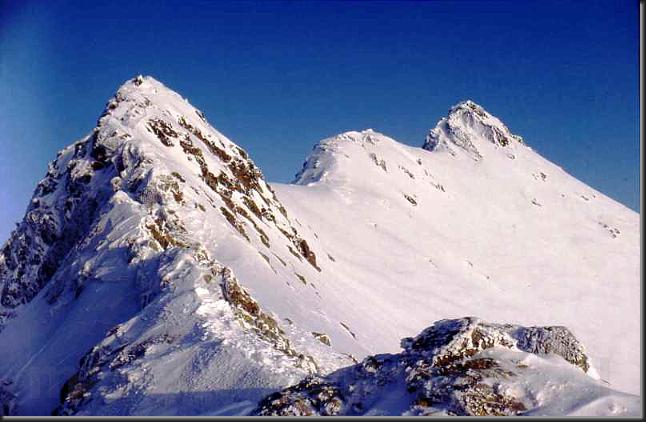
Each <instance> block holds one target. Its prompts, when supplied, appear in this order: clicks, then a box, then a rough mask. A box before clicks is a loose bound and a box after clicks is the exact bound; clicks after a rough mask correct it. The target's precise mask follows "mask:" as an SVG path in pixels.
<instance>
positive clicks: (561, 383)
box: [255, 317, 639, 416]
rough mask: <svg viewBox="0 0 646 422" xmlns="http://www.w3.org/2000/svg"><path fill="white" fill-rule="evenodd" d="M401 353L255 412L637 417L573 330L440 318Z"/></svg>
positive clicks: (285, 394)
mask: <svg viewBox="0 0 646 422" xmlns="http://www.w3.org/2000/svg"><path fill="white" fill-rule="evenodd" d="M402 347H403V349H404V351H403V352H401V353H399V354H382V355H375V356H369V357H367V358H366V359H364V360H363V361H362V362H361V363H359V364H356V365H353V366H350V367H347V368H344V369H341V370H339V371H337V372H335V373H333V374H331V375H330V376H328V377H324V378H322V377H308V378H306V379H305V380H303V381H301V382H300V383H299V384H297V385H294V386H291V387H289V388H286V389H284V390H282V391H280V392H276V393H274V394H271V395H269V396H267V397H266V398H265V399H264V400H262V401H261V402H260V404H259V406H258V408H257V409H256V410H255V414H257V415H280V416H305V415H308V416H309V415H322V416H328V415H329V416H334V415H408V416H413V415H457V416H519V415H549V414H552V413H554V414H561V415H565V414H586V413H587V411H589V413H593V414H598V413H599V406H604V410H605V414H609V415H610V414H614V415H626V414H632V413H634V412H637V413H638V412H639V411H638V409H639V398H637V397H635V396H629V395H625V394H622V393H616V392H613V391H612V390H610V389H608V388H606V387H604V386H603V385H601V383H600V382H599V381H598V380H596V379H595V378H596V372H595V371H594V369H592V368H591V366H590V362H589V359H588V357H587V355H586V352H585V349H584V347H583V345H582V344H581V343H580V342H579V341H578V340H577V339H576V338H575V337H574V335H573V334H572V333H571V332H570V331H569V330H568V329H567V328H565V327H559V326H553V327H522V326H518V325H510V324H504V325H503V324H492V323H488V322H485V321H482V320H480V319H478V318H474V317H467V318H462V319H451V320H441V321H438V322H436V323H435V324H433V325H432V326H431V327H429V328H427V329H425V330H424V331H422V332H421V333H420V334H419V335H418V336H417V337H414V338H405V339H403V340H402ZM575 390H577V391H578V394H572V392H574V391H575ZM600 403H602V404H600ZM577 412H578V413H577Z"/></svg>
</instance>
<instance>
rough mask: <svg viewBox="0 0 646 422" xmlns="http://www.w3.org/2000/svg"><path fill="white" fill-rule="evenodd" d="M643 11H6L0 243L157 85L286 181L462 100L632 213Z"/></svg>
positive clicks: (507, 6) (416, 133)
mask: <svg viewBox="0 0 646 422" xmlns="http://www.w3.org/2000/svg"><path fill="white" fill-rule="evenodd" d="M638 36H639V22H638V2H637V1H636V0H633V1H631V0H626V1H621V0H609V1H588V0H586V1H547V0H538V1H429V2H422V1H417V2H403V1H397V2H395V1H392V2H359V1H356V2H311V1H309V2H295V1H288V2H278V1H268V2H241V1H238V2H232V3H226V2H219V1H218V2H209V1H189V0H184V1H168V2H162V1H135V0H127V1H104V2H94V1H77V2H72V1H63V0H60V1H58V0H57V1H26V0H14V1H6V0H4V1H3V0H0V145H1V147H2V150H1V152H0V180H1V183H0V241H3V240H4V239H6V238H7V236H8V234H9V231H10V230H11V228H12V227H13V226H14V223H15V222H16V221H18V220H19V219H20V218H22V215H23V213H24V210H25V207H26V205H27V202H28V200H29V197H30V196H31V194H32V192H33V189H34V187H35V184H36V183H37V181H38V180H39V179H40V178H42V177H43V175H44V174H45V171H46V165H47V162H48V161H49V160H51V159H53V158H54V156H55V153H56V151H58V150H59V149H61V148H63V147H64V146H66V145H68V144H70V143H71V142H73V141H75V140H77V139H78V138H80V137H82V136H83V135H84V134H86V133H87V132H88V131H90V130H91V129H92V127H93V126H94V124H95V122H96V119H97V117H98V115H99V113H100V112H101V111H102V109H103V106H104V104H105V102H106V101H107V99H108V98H109V97H110V96H111V95H112V94H113V93H114V91H115V90H116V89H117V88H118V86H119V85H120V84H121V83H122V82H123V81H125V80H126V79H129V78H131V77H132V76H134V75H136V74H139V73H142V74H148V75H153V76H154V77H156V78H157V79H159V80H161V81H162V82H163V83H164V84H166V85H167V86H169V87H170V88H172V89H174V90H176V91H178V92H179V93H180V94H182V95H183V96H184V97H187V98H188V99H189V100H190V101H191V103H192V104H193V105H195V106H196V107H198V108H200V109H201V110H203V111H204V112H205V113H206V115H207V117H208V119H209V121H210V122H211V123H212V124H213V125H214V126H215V127H216V128H218V129H219V130H220V131H222V132H223V133H224V134H226V135H227V136H228V137H230V138H231V139H232V140H233V141H235V142H236V143H238V144H240V145H241V146H242V147H243V148H245V149H247V150H248V151H249V152H250V154H251V156H252V158H253V159H254V160H255V161H256V163H257V164H258V165H259V166H260V167H261V168H262V170H263V171H264V173H265V175H266V176H267V178H268V179H269V180H270V181H280V182H286V181H290V180H291V178H292V176H293V175H294V174H295V173H296V171H297V170H298V169H299V168H300V166H301V164H302V162H303V160H304V158H305V156H306V155H307V154H308V153H309V151H310V150H311V148H312V146H313V145H314V144H315V143H316V142H317V141H318V140H320V139H322V138H324V137H328V136H331V135H335V134H337V133H339V132H342V131H346V130H353V129H355V130H359V129H364V128H368V127H371V128H374V129H375V130H378V131H381V132H384V133H386V134H388V135H390V136H392V137H394V138H396V139H398V140H400V141H402V142H405V143H407V144H410V145H421V143H422V142H423V139H424V136H425V134H426V133H427V131H428V130H429V129H430V128H432V127H433V126H435V123H436V122H437V120H438V119H439V118H440V117H442V116H443V115H445V114H446V112H447V110H448V108H449V107H450V106H451V105H453V104H455V103H456V102H458V101H460V100H463V99H466V98H471V99H473V100H474V101H476V102H478V103H480V104H481V105H483V106H484V107H485V108H487V109H488V110H489V111H490V112H492V113H493V114H495V115H497V116H498V117H500V118H501V119H502V120H503V121H504V122H505V123H507V125H508V126H509V127H510V128H511V129H512V131H514V132H515V133H518V134H520V135H522V136H523V137H524V138H525V139H526V141H527V143H528V144H530V145H531V146H532V147H533V148H534V149H535V150H537V151H538V152H539V153H541V154H542V155H544V156H545V157H546V158H548V159H550V160H552V161H554V162H556V163H557V164H559V165H560V166H562V167H563V168H564V169H566V170H567V171H569V172H570V173H572V174H573V175H574V176H576V177H578V178H579V179H581V180H583V181H584V182H586V183H588V184H590V185H591V186H593V187H595V188H597V189H599V190H601V191H602V192H604V193H606V194H607V195H609V196H611V197H613V198H615V199H617V200H618V201H620V202H622V203H624V204H626V205H627V206H629V207H631V208H633V209H635V210H639V98H638V87H639V69H638V66H639V56H638Z"/></svg>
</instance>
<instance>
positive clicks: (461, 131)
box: [422, 100, 523, 160]
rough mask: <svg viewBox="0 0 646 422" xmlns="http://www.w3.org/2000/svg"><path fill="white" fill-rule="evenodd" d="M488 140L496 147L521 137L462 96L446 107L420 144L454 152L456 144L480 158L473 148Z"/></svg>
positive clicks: (517, 142)
mask: <svg viewBox="0 0 646 422" xmlns="http://www.w3.org/2000/svg"><path fill="white" fill-rule="evenodd" d="M482 141H485V142H490V143H493V144H495V145H497V146H500V147H509V146H511V145H514V144H523V138H522V137H520V136H518V135H514V134H513V133H511V131H510V130H509V128H508V127H507V126H506V125H505V124H504V123H503V122H502V121H501V120H500V119H498V118H497V117H495V116H494V115H492V114H491V113H489V112H488V111H487V110H485V109H484V107H482V106H481V105H479V104H477V103H475V102H474V101H472V100H464V101H461V102H459V103H457V104H456V105H454V106H453V107H451V108H450V110H449V113H448V115H447V117H444V118H442V119H441V120H440V121H439V122H438V123H437V125H436V126H435V128H434V129H432V130H431V131H430V133H429V134H428V136H427V137H426V142H425V143H424V145H423V146H422V148H424V149H426V150H429V151H434V150H448V151H449V152H451V153H454V151H453V148H452V147H451V146H452V145H454V146H457V147H459V148H461V149H463V150H465V151H467V152H468V153H469V154H470V155H472V156H473V157H474V158H475V159H476V160H479V159H480V158H482V156H481V155H480V152H479V150H478V148H477V146H476V145H477V144H478V143H479V142H482Z"/></svg>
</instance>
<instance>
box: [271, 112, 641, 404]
mask: <svg viewBox="0 0 646 422" xmlns="http://www.w3.org/2000/svg"><path fill="white" fill-rule="evenodd" d="M274 187H275V189H276V192H277V194H278V197H279V198H280V200H281V201H282V202H283V204H285V206H286V207H287V208H288V209H289V210H290V212H291V213H292V214H293V215H295V216H296V217H297V218H298V219H299V221H307V222H308V225H309V227H308V228H309V229H310V230H312V231H313V232H315V233H317V234H318V239H319V242H320V245H321V246H322V247H323V249H324V250H325V253H326V254H330V255H331V256H333V257H334V259H335V262H331V261H325V265H323V264H322V268H323V270H324V272H325V273H326V274H328V278H327V279H328V282H327V283H326V284H325V287H326V288H327V287H330V288H331V289H332V290H342V291H343V292H344V295H345V297H346V304H347V306H345V307H344V309H343V310H340V312H341V313H336V315H338V316H339V317H341V318H342V319H343V320H344V321H346V322H347V323H349V324H350V325H351V326H352V328H353V331H354V333H355V334H356V335H357V339H358V340H359V341H360V342H361V343H362V344H363V345H364V346H365V347H367V348H368V350H369V351H370V352H371V353H378V352H394V351H396V350H397V345H398V339H399V338H401V337H405V336H406V335H410V333H414V332H419V331H420V330H421V329H423V328H424V327H426V326H428V325H430V323H431V322H432V321H435V320H439V319H443V318H458V317H462V316H464V315H465V314H466V315H479V316H481V317H482V318H484V319H486V320H490V321H505V322H509V323H518V324H521V325H555V324H557V325H565V326H567V327H569V328H570V329H572V330H573V332H574V333H575V335H576V336H577V338H579V339H580V340H581V341H582V342H583V344H585V345H586V346H587V347H588V349H589V351H590V355H591V358H592V361H593V365H594V366H595V367H596V368H597V369H598V371H599V373H600V375H601V378H602V379H603V380H605V381H607V382H608V383H609V384H610V385H611V386H613V387H614V388H618V389H620V390H622V391H627V392H631V393H639V386H640V375H639V374H640V370H639V369H640V366H639V332H640V325H639V324H640V322H639V321H640V319H639V289H640V278H639V215H638V214H637V213H635V212H633V211H632V210H630V209H628V208H626V207H624V206H623V205H621V204H619V203H617V202H615V201H613V200H612V199H610V198H608V197H606V196H605V195H603V194H601V193H600V192H598V191H596V190H594V189H592V188H590V187H589V186H587V185H585V184H584V183H582V182H580V181H578V180H577V179H575V178H573V177H572V176H570V175H569V174H567V173H566V172H565V171H563V170H562V169H561V168H560V167H558V166H556V165H554V164H552V163H550V162H549V161H547V160H545V159H544V158H542V157H541V156H540V155H539V154H538V153H536V152H535V151H533V150H532V149H531V148H530V147H528V146H527V145H525V144H524V143H523V142H522V139H521V138H519V137H516V136H514V135H513V134H511V133H510V132H509V130H508V129H507V128H506V127H505V126H504V125H503V124H502V123H501V122H500V121H499V120H498V119H496V118H495V117H493V116H491V115H490V114H489V113H487V112H486V111H484V110H483V109H482V108H481V107H479V106H477V105H475V104H474V103H472V102H470V101H467V102H463V103H461V104H459V105H457V106H455V107H453V108H452V109H451V111H450V113H449V116H448V117H447V118H444V119H442V120H440V122H439V123H438V125H437V127H436V128H434V129H433V130H432V131H431V132H430V134H429V136H428V138H427V142H426V143H425V145H424V149H420V148H414V147H409V146H406V145H403V144H401V143H398V142H396V141H395V140H393V139H392V138H389V137H388V136H386V135H383V134H380V133H378V132H375V131H373V130H370V129H368V130H365V131H362V132H347V133H344V134H341V135H338V136H335V137H332V138H329V139H326V140H324V141H322V142H321V143H319V144H318V145H317V146H316V147H315V148H314V151H313V152H312V154H311V155H310V157H309V158H308V159H307V161H306V163H305V164H304V167H303V169H302V170H301V172H300V173H299V174H298V175H297V179H296V184H291V185H278V184H275V185H274ZM322 255H324V254H319V256H322ZM321 294H322V295H323V296H324V297H327V295H328V294H331V293H329V292H328V290H322V291H321ZM335 312H336V311H335ZM365 315H371V318H369V319H367V318H364V316H365ZM334 340H335V339H334V338H333V342H334Z"/></svg>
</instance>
